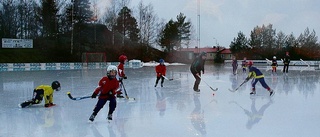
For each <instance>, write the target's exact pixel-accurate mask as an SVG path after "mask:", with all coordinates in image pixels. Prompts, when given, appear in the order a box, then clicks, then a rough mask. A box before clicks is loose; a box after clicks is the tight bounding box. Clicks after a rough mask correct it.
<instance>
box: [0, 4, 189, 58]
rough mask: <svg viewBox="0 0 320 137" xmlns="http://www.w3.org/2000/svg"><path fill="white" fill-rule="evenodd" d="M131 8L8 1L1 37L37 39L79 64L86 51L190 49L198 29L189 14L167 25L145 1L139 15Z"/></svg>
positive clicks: (0, 8) (1, 8)
mask: <svg viewBox="0 0 320 137" xmlns="http://www.w3.org/2000/svg"><path fill="white" fill-rule="evenodd" d="M129 3H130V0H122V1H117V0H112V1H110V4H109V5H108V6H107V7H105V9H98V8H97V4H98V3H95V1H92V2H91V1H90V0H40V1H26V0H2V1H1V2H0V37H1V38H18V39H34V41H35V42H34V48H35V49H51V51H55V53H56V54H58V53H60V54H61V53H62V55H63V56H66V55H70V57H76V58H77V59H78V60H80V57H81V54H82V53H83V52H103V51H106V50H112V49H115V48H118V49H119V51H118V52H121V51H120V50H121V49H124V48H126V47H134V46H136V47H137V46H143V47H144V48H145V50H146V51H148V49H151V48H152V49H154V48H155V47H157V46H158V47H160V48H161V49H162V50H163V51H165V52H170V51H172V50H174V49H179V48H181V47H183V46H185V45H188V44H189V42H188V41H189V40H190V36H191V28H192V24H191V22H190V20H186V16H185V15H184V14H183V13H180V14H178V15H177V20H176V21H174V20H173V19H171V20H170V21H168V22H167V23H166V22H165V21H164V20H162V21H159V18H158V17H157V15H156V14H155V12H154V10H153V6H152V5H151V4H149V5H146V4H144V3H143V2H142V1H140V3H139V4H138V6H137V7H136V8H135V9H134V10H135V11H137V12H133V9H130V8H129V7H128V6H127V5H128V4H129ZM101 10H103V11H104V13H101V12H99V11H101ZM134 13H137V14H134ZM99 14H103V15H99ZM146 56H148V55H146Z"/></svg>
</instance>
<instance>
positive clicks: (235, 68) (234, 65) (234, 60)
mask: <svg viewBox="0 0 320 137" xmlns="http://www.w3.org/2000/svg"><path fill="white" fill-rule="evenodd" d="M237 69H238V61H237V59H236V57H233V58H232V72H233V75H236V74H237Z"/></svg>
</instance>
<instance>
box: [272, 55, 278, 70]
mask: <svg viewBox="0 0 320 137" xmlns="http://www.w3.org/2000/svg"><path fill="white" fill-rule="evenodd" d="M271 67H272V73H276V72H277V67H278V62H277V57H276V56H273V58H272V64H271Z"/></svg>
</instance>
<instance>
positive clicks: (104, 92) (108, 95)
mask: <svg viewBox="0 0 320 137" xmlns="http://www.w3.org/2000/svg"><path fill="white" fill-rule="evenodd" d="M116 76H117V67H116V66H114V65H109V66H108V68H107V76H104V77H102V78H101V79H100V81H99V84H98V87H97V88H96V89H95V90H94V92H93V93H92V95H91V98H96V97H97V95H99V99H98V102H97V104H96V105H95V107H94V109H93V113H92V115H91V116H90V118H89V120H90V121H94V118H95V117H96V115H97V114H98V112H99V111H100V109H101V108H103V106H104V105H105V104H106V103H107V101H109V112H108V117H107V118H108V120H112V113H113V111H114V110H115V109H116V106H117V101H116V97H115V95H116V91H117V89H118V88H119V81H118V80H117V78H116Z"/></svg>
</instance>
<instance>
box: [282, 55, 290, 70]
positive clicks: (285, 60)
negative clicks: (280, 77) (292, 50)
mask: <svg viewBox="0 0 320 137" xmlns="http://www.w3.org/2000/svg"><path fill="white" fill-rule="evenodd" d="M289 64H290V55H289V52H286V56H285V57H284V58H283V73H288V69H289Z"/></svg>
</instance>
